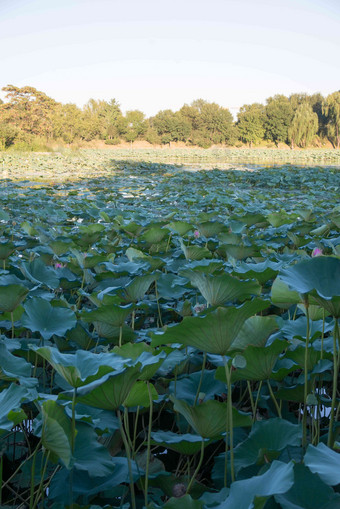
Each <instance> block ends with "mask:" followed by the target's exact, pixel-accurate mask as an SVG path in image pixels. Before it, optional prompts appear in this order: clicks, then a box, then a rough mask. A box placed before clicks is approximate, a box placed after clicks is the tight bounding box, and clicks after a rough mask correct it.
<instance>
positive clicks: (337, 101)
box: [322, 91, 340, 149]
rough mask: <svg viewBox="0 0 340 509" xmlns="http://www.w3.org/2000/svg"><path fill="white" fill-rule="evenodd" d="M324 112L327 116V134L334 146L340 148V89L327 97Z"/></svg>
mask: <svg viewBox="0 0 340 509" xmlns="http://www.w3.org/2000/svg"><path fill="white" fill-rule="evenodd" d="M322 112H323V113H324V114H325V115H326V117H327V134H328V138H329V141H330V142H331V143H332V144H333V146H334V148H337V149H338V148H340V91H339V92H333V94H330V95H328V96H327V97H326V100H325V102H324V104H323V107H322Z"/></svg>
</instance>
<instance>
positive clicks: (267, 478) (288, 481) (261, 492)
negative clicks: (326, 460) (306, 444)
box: [217, 460, 294, 509]
mask: <svg viewBox="0 0 340 509" xmlns="http://www.w3.org/2000/svg"><path fill="white" fill-rule="evenodd" d="M293 466H294V465H293V462H290V463H282V462H281V461H276V460H274V461H273V462H272V463H271V465H270V468H269V469H268V470H267V471H266V472H265V473H264V474H262V475H257V476H254V477H251V478H250V479H244V480H242V481H235V482H233V483H232V485H231V487H230V492H229V496H228V498H227V499H226V501H225V502H222V504H220V505H219V506H217V509H235V508H236V507H237V509H249V508H250V507H263V501H264V500H266V498H268V497H270V496H272V495H277V494H280V493H286V492H287V491H288V490H289V489H290V488H291V487H292V486H293V483H294V472H293ZM256 497H261V499H262V505H260V506H256V504H255V505H254V501H255V499H256Z"/></svg>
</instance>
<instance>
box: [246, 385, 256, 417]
mask: <svg viewBox="0 0 340 509" xmlns="http://www.w3.org/2000/svg"><path fill="white" fill-rule="evenodd" d="M247 387H248V392H249V399H250V405H251V411H252V412H253V422H254V421H255V403H254V398H253V393H252V390H251V386H250V381H249V380H247Z"/></svg>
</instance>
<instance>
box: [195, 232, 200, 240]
mask: <svg viewBox="0 0 340 509" xmlns="http://www.w3.org/2000/svg"><path fill="white" fill-rule="evenodd" d="M194 235H195V238H196V239H198V237H199V236H200V232H199V231H198V230H195V231H194Z"/></svg>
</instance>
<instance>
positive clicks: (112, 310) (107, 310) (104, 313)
mask: <svg viewBox="0 0 340 509" xmlns="http://www.w3.org/2000/svg"><path fill="white" fill-rule="evenodd" d="M133 309H134V306H133V305H131V304H130V305H127V306H117V305H114V304H111V305H110V306H109V305H103V306H101V307H100V308H98V309H94V310H93V311H89V312H86V311H85V312H83V313H82V314H81V319H82V320H83V321H84V322H87V323H94V322H104V323H107V324H109V325H112V326H113V327H120V326H121V325H123V323H124V322H125V320H126V318H127V317H128V316H129V315H130V314H131V313H132V311H133Z"/></svg>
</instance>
